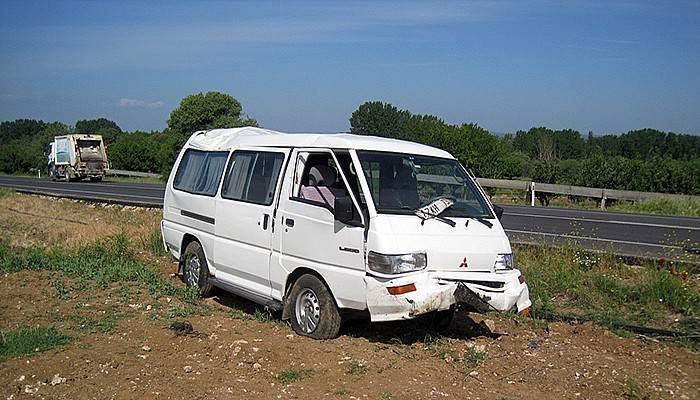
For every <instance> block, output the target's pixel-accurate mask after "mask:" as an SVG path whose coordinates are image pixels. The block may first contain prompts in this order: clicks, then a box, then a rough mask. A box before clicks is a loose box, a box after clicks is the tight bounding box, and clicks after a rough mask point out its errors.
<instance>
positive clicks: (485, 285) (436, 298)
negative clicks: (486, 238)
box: [365, 270, 532, 322]
mask: <svg viewBox="0 0 700 400" xmlns="http://www.w3.org/2000/svg"><path fill="white" fill-rule="evenodd" d="M520 276H521V274H520V271H518V270H508V271H499V272H497V273H489V272H461V271H460V272H440V271H427V272H423V273H420V274H416V275H409V276H404V277H400V278H395V279H382V278H377V277H373V276H369V275H368V276H366V277H365V283H366V284H367V308H368V309H369V313H370V318H371V320H372V321H373V322H374V321H394V320H400V319H411V318H415V317H416V316H418V315H421V314H425V313H428V312H433V311H442V310H447V309H449V308H450V306H452V305H453V304H456V303H459V302H467V303H469V304H470V305H472V306H474V308H475V309H477V310H478V311H482V312H483V311H487V310H488V309H489V308H490V309H494V310H496V311H511V310H515V311H518V312H521V311H523V310H525V309H527V308H529V307H530V306H531V305H532V302H531V301H530V294H529V290H528V287H527V284H526V283H525V282H522V283H521V282H520V281H519V277H520ZM411 283H413V284H414V285H415V287H416V290H415V291H412V292H409V293H405V294H401V295H392V294H389V291H388V288H389V287H396V286H403V285H408V284H411ZM459 286H463V289H464V288H466V289H467V292H471V293H473V294H474V295H476V296H477V297H478V298H477V299H475V298H474V297H472V296H471V295H469V296H466V297H465V295H464V290H463V289H462V290H458V287H459ZM475 300H476V301H475ZM478 300H481V301H478ZM477 303H479V304H481V305H486V306H485V307H479V306H478V304H477Z"/></svg>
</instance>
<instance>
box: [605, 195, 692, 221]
mask: <svg viewBox="0 0 700 400" xmlns="http://www.w3.org/2000/svg"><path fill="white" fill-rule="evenodd" d="M608 210H610V211H622V212H631V213H640V214H660V215H680V216H686V217H700V201H693V200H669V199H651V200H642V201H635V202H630V201H620V202H617V203H614V204H612V205H611V206H610V207H608Z"/></svg>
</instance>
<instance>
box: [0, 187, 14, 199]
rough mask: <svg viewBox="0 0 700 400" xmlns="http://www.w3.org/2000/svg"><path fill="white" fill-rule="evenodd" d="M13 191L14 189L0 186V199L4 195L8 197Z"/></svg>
mask: <svg viewBox="0 0 700 400" xmlns="http://www.w3.org/2000/svg"><path fill="white" fill-rule="evenodd" d="M14 193H15V192H14V190H10V189H6V188H0V199H2V198H4V197H9V196H11V195H13V194H14Z"/></svg>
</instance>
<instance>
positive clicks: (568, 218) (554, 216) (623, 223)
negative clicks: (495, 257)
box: [504, 213, 700, 231]
mask: <svg viewBox="0 0 700 400" xmlns="http://www.w3.org/2000/svg"><path fill="white" fill-rule="evenodd" d="M504 215H506V216H508V215H515V216H517V217H532V218H548V219H566V220H571V221H581V222H600V223H606V224H619V225H639V226H651V227H654V228H669V229H687V230H690V231H700V227H695V226H677V225H664V224H652V223H649V222H633V221H617V220H605V219H592V218H579V217H561V216H558V215H543V214H522V213H506V214H504Z"/></svg>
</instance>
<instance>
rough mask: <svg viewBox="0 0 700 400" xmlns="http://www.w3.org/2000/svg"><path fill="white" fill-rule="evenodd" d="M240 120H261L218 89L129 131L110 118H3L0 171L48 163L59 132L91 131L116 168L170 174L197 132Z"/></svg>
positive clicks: (235, 124) (187, 99) (244, 122)
mask: <svg viewBox="0 0 700 400" xmlns="http://www.w3.org/2000/svg"><path fill="white" fill-rule="evenodd" d="M240 126H257V121H256V120H255V119H252V118H249V117H247V116H246V115H244V114H243V109H242V106H241V103H240V102H239V101H238V100H236V99H235V98H233V97H232V96H229V95H227V94H224V93H219V92H208V93H197V94H193V95H190V96H187V97H185V98H184V99H182V101H181V102H180V105H179V106H178V107H177V108H176V109H175V110H173V111H172V112H171V113H170V118H169V119H168V126H167V127H166V128H165V129H164V130H162V131H151V132H144V131H133V132H127V131H123V130H122V129H121V128H120V127H119V126H118V125H117V124H116V123H115V122H114V121H110V120H108V119H106V118H97V119H91V120H81V121H77V122H76V123H75V126H74V127H70V126H68V125H66V124H63V123H61V122H51V123H46V122H44V121H37V120H30V119H18V120H15V121H6V122H2V123H0V143H2V146H0V172H4V173H8V174H12V173H25V172H30V171H33V170H35V169H37V168H41V169H45V168H46V165H47V155H46V151H47V149H48V144H49V142H51V141H52V139H53V137H54V136H60V135H67V134H73V133H76V134H79V133H92V134H99V135H102V139H103V141H104V143H105V146H106V147H107V156H108V158H109V161H110V163H111V166H112V168H114V169H123V170H128V171H141V172H153V173H160V174H161V175H163V176H167V175H168V174H169V173H170V169H171V168H172V165H173V162H174V161H175V157H177V154H178V152H179V151H180V149H181V148H182V145H183V144H184V143H185V141H187V138H188V137H189V136H190V134H192V132H195V131H197V130H202V129H215V128H233V127H240Z"/></svg>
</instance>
